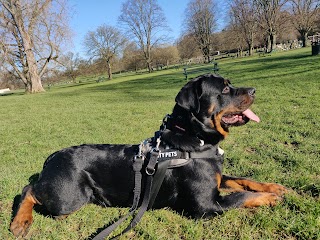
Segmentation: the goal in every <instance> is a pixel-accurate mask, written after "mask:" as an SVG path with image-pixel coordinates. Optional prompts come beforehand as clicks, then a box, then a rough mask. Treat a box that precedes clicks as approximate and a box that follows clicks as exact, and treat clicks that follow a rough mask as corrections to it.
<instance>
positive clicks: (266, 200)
mask: <svg viewBox="0 0 320 240" xmlns="http://www.w3.org/2000/svg"><path fill="white" fill-rule="evenodd" d="M279 200H281V197H280V196H278V195H276V194H274V193H265V192H247V191H243V192H235V193H231V194H229V195H226V196H221V197H220V199H219V200H218V201H217V204H218V205H219V207H220V211H219V212H224V211H226V210H228V209H230V208H237V207H245V208H253V207H259V206H275V205H276V204H277V202H278V201H279Z"/></svg>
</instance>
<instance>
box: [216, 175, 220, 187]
mask: <svg viewBox="0 0 320 240" xmlns="http://www.w3.org/2000/svg"><path fill="white" fill-rule="evenodd" d="M216 181H217V187H218V189H220V185H221V174H220V173H217V174H216Z"/></svg>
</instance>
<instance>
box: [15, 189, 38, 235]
mask: <svg viewBox="0 0 320 240" xmlns="http://www.w3.org/2000/svg"><path fill="white" fill-rule="evenodd" d="M35 204H38V202H37V200H36V199H35V197H33V196H32V186H31V185H28V186H26V187H25V188H24V189H23V191H22V195H21V200H20V204H19V207H18V211H17V213H16V215H15V217H14V219H13V221H12V222H11V225H10V230H11V232H12V233H13V235H14V236H16V237H19V236H22V237H24V236H25V235H26V234H27V233H28V230H29V228H30V226H31V224H32V209H33V206H34V205H35Z"/></svg>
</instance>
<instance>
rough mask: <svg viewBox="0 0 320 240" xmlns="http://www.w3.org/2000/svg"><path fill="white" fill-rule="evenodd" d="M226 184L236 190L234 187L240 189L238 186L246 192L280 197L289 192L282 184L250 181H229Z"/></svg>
mask: <svg viewBox="0 0 320 240" xmlns="http://www.w3.org/2000/svg"><path fill="white" fill-rule="evenodd" d="M226 184H227V185H229V186H230V187H231V188H234V186H236V188H239V187H238V186H240V187H241V188H242V189H244V190H249V191H255V192H268V193H274V194H277V195H278V196H281V195H283V194H285V193H286V192H287V189H286V188H285V187H284V186H282V185H280V184H276V183H260V182H255V181H252V180H249V179H235V180H227V181H226Z"/></svg>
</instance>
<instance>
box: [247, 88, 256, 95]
mask: <svg viewBox="0 0 320 240" xmlns="http://www.w3.org/2000/svg"><path fill="white" fill-rule="evenodd" d="M255 93H256V89H255V88H249V90H248V94H249V95H250V96H251V97H253V96H254V94H255Z"/></svg>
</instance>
